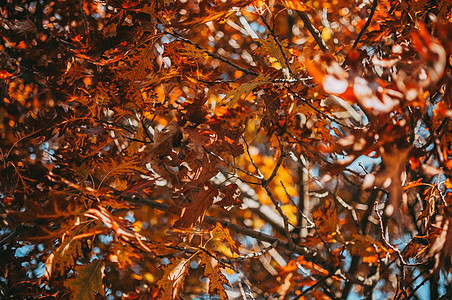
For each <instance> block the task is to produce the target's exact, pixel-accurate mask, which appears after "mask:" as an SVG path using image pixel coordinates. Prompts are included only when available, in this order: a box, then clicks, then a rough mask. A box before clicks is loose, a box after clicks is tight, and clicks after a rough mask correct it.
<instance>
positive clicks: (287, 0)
mask: <svg viewBox="0 0 452 300" xmlns="http://www.w3.org/2000/svg"><path fill="white" fill-rule="evenodd" d="M283 3H284V5H285V6H286V7H287V8H290V9H295V10H299V11H306V10H308V9H309V8H308V7H307V6H306V4H304V3H303V1H300V0H283Z"/></svg>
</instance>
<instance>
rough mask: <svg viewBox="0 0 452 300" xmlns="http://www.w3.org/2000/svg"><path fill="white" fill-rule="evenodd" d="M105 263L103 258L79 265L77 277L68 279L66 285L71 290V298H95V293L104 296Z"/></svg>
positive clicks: (80, 299) (85, 299)
mask: <svg viewBox="0 0 452 300" xmlns="http://www.w3.org/2000/svg"><path fill="white" fill-rule="evenodd" d="M104 268H105V267H104V263H103V262H102V260H93V261H92V262H90V263H89V264H88V265H84V266H81V265H80V266H77V267H76V268H75V271H76V273H77V275H76V277H75V278H70V279H68V280H67V281H66V282H65V283H64V285H65V287H67V288H69V289H70V290H71V295H70V298H71V299H74V300H94V299H96V297H95V293H96V292H98V293H99V294H100V295H102V296H104V295H105V292H104V285H103V283H102V277H103V276H104Z"/></svg>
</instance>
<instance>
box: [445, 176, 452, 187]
mask: <svg viewBox="0 0 452 300" xmlns="http://www.w3.org/2000/svg"><path fill="white" fill-rule="evenodd" d="M444 186H445V187H446V188H448V189H452V182H451V181H450V179H449V178H447V179H446V182H444Z"/></svg>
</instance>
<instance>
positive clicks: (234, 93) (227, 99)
mask: <svg viewBox="0 0 452 300" xmlns="http://www.w3.org/2000/svg"><path fill="white" fill-rule="evenodd" d="M269 79H270V78H269V77H268V76H265V75H262V74H259V76H257V77H256V78H255V79H253V80H252V81H250V82H247V83H244V84H242V85H239V86H238V87H236V88H235V89H232V90H231V91H230V92H229V93H227V94H226V96H224V98H223V100H222V104H225V103H227V104H228V105H229V106H233V105H234V104H235V103H236V102H237V100H239V99H240V98H241V97H242V96H243V98H246V97H247V96H248V95H249V94H250V93H251V92H252V91H253V90H254V89H255V88H257V87H258V86H261V85H265V84H268V83H270V80H269Z"/></svg>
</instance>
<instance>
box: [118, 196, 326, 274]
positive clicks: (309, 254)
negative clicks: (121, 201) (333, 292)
mask: <svg viewBox="0 0 452 300" xmlns="http://www.w3.org/2000/svg"><path fill="white" fill-rule="evenodd" d="M126 200H127V201H129V202H132V203H136V204H141V205H146V206H148V207H151V208H154V209H158V210H160V211H164V212H168V213H172V212H170V211H168V209H169V206H168V205H166V204H164V203H160V202H157V201H155V200H152V199H146V198H142V199H140V198H138V197H136V198H129V197H127V198H126ZM204 221H205V222H206V223H208V224H211V225H214V224H216V223H217V222H219V223H220V224H221V225H222V226H223V227H227V228H228V229H229V230H232V231H235V232H237V233H240V234H243V235H246V236H249V237H252V238H255V239H257V240H260V241H263V242H267V243H270V244H272V245H273V244H275V243H277V246H276V247H278V248H283V249H286V250H289V251H291V252H293V253H296V254H299V255H303V256H304V257H305V258H306V259H308V260H310V261H312V262H315V263H316V264H319V265H321V266H322V267H325V268H328V269H330V267H329V266H330V265H331V264H330V263H329V262H328V261H327V260H326V259H325V258H323V257H321V256H320V254H319V253H318V252H317V251H316V250H313V249H309V248H307V247H302V246H299V245H294V247H293V248H292V247H291V246H290V245H289V243H288V242H286V241H283V240H280V239H278V238H276V237H273V236H270V235H268V234H265V233H262V232H260V231H256V230H253V229H250V228H247V227H243V226H239V225H237V224H234V223H231V222H229V221H226V220H220V219H217V218H214V217H211V216H205V217H204Z"/></svg>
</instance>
